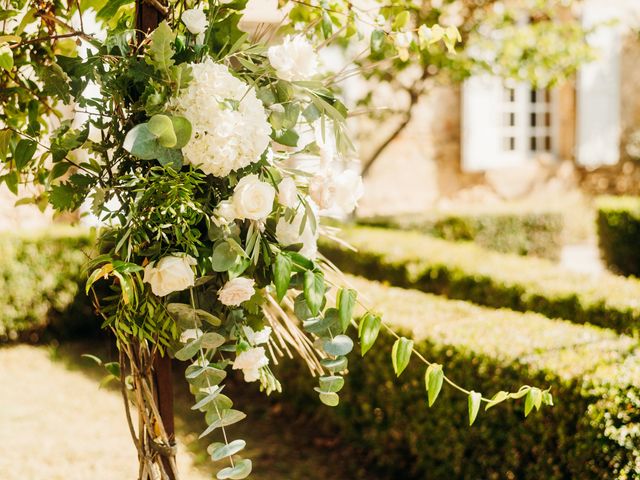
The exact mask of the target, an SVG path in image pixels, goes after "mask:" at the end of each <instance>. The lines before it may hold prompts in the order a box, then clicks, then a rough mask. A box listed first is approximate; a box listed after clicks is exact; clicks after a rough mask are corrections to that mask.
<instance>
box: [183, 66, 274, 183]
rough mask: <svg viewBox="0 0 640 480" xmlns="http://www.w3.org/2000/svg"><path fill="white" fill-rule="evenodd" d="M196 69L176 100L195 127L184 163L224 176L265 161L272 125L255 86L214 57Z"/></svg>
mask: <svg viewBox="0 0 640 480" xmlns="http://www.w3.org/2000/svg"><path fill="white" fill-rule="evenodd" d="M191 69H192V72H193V80H192V81H191V82H190V83H189V86H188V87H187V88H186V89H184V90H183V91H182V92H181V93H180V95H179V96H178V97H177V98H175V99H174V100H173V101H172V104H171V106H172V108H173V110H174V111H175V112H176V113H178V114H180V115H182V116H184V117H185V118H187V120H189V122H191V126H192V128H193V134H192V136H191V140H190V141H189V143H187V145H186V146H185V147H184V148H183V149H182V153H183V154H184V157H185V161H186V162H187V163H190V164H192V165H196V166H198V167H199V168H200V169H201V170H202V171H203V172H205V173H207V174H211V175H214V176H216V177H224V176H226V175H228V174H229V173H231V172H233V171H236V170H239V169H241V168H244V167H246V166H248V165H250V164H251V163H254V162H257V161H258V160H260V156H261V155H262V154H263V153H264V151H265V150H266V148H267V146H268V145H269V142H270V138H269V135H270V133H271V126H270V125H269V122H268V121H267V114H266V112H265V109H264V106H263V105H262V102H261V101H260V100H258V98H257V97H256V93H255V91H254V89H253V88H252V87H250V86H249V85H247V84H246V83H244V82H243V81H241V80H240V79H238V78H236V77H234V76H233V75H232V74H231V73H230V72H229V69H228V68H227V67H226V66H224V65H221V64H219V63H215V62H213V60H211V59H207V60H206V61H205V62H203V63H196V64H191Z"/></svg>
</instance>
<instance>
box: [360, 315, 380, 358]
mask: <svg viewBox="0 0 640 480" xmlns="http://www.w3.org/2000/svg"><path fill="white" fill-rule="evenodd" d="M381 324H382V319H381V318H380V317H379V316H378V315H374V314H372V313H367V314H366V315H365V316H364V318H362V320H360V325H359V326H358V336H359V337H360V353H361V355H362V356H363V357H364V355H365V353H367V352H368V351H369V349H370V348H371V347H372V346H373V344H374V343H375V342H376V339H377V338H378V333H379V332H380V325H381Z"/></svg>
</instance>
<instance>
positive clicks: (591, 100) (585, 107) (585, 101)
mask: <svg viewBox="0 0 640 480" xmlns="http://www.w3.org/2000/svg"><path fill="white" fill-rule="evenodd" d="M617 15H618V10H617V9H616V8H615V7H612V6H609V5H606V4H604V3H602V4H601V3H595V2H586V3H585V4H584V6H583V16H582V23H583V25H584V26H585V27H592V26H593V25H595V24H599V23H602V22H604V21H606V20H609V19H612V18H616V16H617ZM588 41H589V44H590V45H591V46H592V47H594V48H595V49H597V55H598V58H597V59H596V60H595V61H593V62H590V63H587V64H585V65H584V66H582V67H581V69H580V71H579V73H578V86H577V117H578V118H577V129H578V132H577V155H576V157H577V161H578V163H580V164H581V165H585V166H590V167H595V166H598V165H613V164H616V163H618V160H619V159H620V133H621V124H620V101H621V99H620V53H621V30H620V27H618V26H616V25H613V26H612V25H604V26H600V27H598V28H596V30H595V31H594V32H593V33H592V34H590V35H589V38H588Z"/></svg>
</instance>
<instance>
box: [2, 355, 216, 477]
mask: <svg viewBox="0 0 640 480" xmlns="http://www.w3.org/2000/svg"><path fill="white" fill-rule="evenodd" d="M0 445H2V450H1V452H0V479H2V480H127V479H131V480H134V479H135V478H136V476H137V460H136V455H135V450H134V447H133V445H132V443H131V438H130V436H129V431H128V429H127V426H126V422H125V418H124V407H123V405H122V400H121V397H120V396H119V395H118V393H117V392H116V391H114V390H110V389H100V388H99V387H98V383H97V382H96V381H95V380H94V379H92V378H90V377H88V376H86V375H85V374H83V373H82V372H79V371H72V370H69V369H67V368H65V366H64V364H63V363H61V362H53V361H51V359H50V358H49V350H48V349H47V348H46V347H33V346H26V345H19V346H14V347H7V348H0ZM180 452H181V454H180V456H179V458H178V463H179V465H180V470H181V472H183V478H185V479H188V480H200V479H205V478H207V479H208V478H211V477H210V475H205V474H204V473H201V472H198V471H197V470H196V469H195V468H194V467H193V463H192V458H191V457H190V456H189V454H188V453H185V449H184V448H180Z"/></svg>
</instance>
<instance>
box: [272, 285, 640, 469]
mask: <svg viewBox="0 0 640 480" xmlns="http://www.w3.org/2000/svg"><path fill="white" fill-rule="evenodd" d="M351 280H352V282H353V283H354V284H355V286H356V288H358V290H359V291H360V292H361V294H360V296H361V298H362V299H363V300H364V302H365V303H367V304H368V305H370V306H372V307H373V308H374V309H375V310H377V311H379V312H381V313H382V314H383V315H384V318H385V320H386V321H387V322H389V323H391V324H392V325H394V326H395V327H396V328H397V329H399V330H400V331H402V332H404V334H405V335H411V336H412V337H413V338H414V340H415V341H416V347H415V348H416V349H417V350H419V351H420V352H422V353H423V354H425V355H426V357H427V358H430V359H432V360H434V361H436V362H438V363H441V364H443V365H444V367H445V371H446V373H447V375H448V376H450V377H451V378H452V379H453V380H454V381H456V382H458V383H459V384H461V385H463V386H465V387H467V388H469V389H474V390H476V391H481V392H483V393H484V394H486V395H492V394H493V393H496V392H497V391H499V390H501V389H504V390H511V391H513V390H514V389H517V388H518V387H519V386H520V385H523V384H529V385H536V386H540V387H543V388H546V387H548V386H551V388H552V394H553V396H554V402H555V406H554V407H544V408H543V409H542V410H541V411H539V412H533V413H532V414H531V415H530V416H529V417H528V418H527V419H526V420H525V419H524V417H523V412H522V411H523V407H524V405H523V401H516V402H505V403H502V404H500V405H498V406H497V407H494V408H493V409H491V410H489V411H486V412H485V411H484V409H483V410H481V412H480V414H479V416H478V419H477V420H476V423H475V424H474V425H473V427H469V426H468V415H467V399H466V396H465V395H463V394H461V393H459V392H457V391H454V390H453V389H451V388H449V387H448V386H446V385H445V386H444V387H443V390H442V393H441V394H440V397H439V398H438V400H437V401H436V403H435V405H434V406H433V407H432V408H428V407H427V405H426V392H425V388H424V366H423V365H422V364H420V363H419V362H417V361H412V362H411V363H410V366H409V368H408V369H407V370H406V371H405V373H403V374H402V376H401V377H400V379H396V378H395V375H394V373H393V370H392V367H391V359H390V351H391V344H392V342H391V339H390V338H389V337H387V336H385V335H382V334H381V337H380V338H379V339H378V342H377V343H376V345H375V346H374V348H373V349H372V350H370V352H369V353H367V355H366V357H365V358H364V359H361V358H360V357H359V354H356V353H354V354H353V355H351V357H350V359H349V375H348V376H347V377H346V384H345V388H344V390H343V392H341V400H340V405H339V407H337V408H336V409H332V410H328V411H323V413H322V414H323V417H321V418H322V419H324V421H325V422H326V421H327V419H329V420H330V421H331V422H332V423H333V424H334V426H335V427H336V429H337V434H338V435H339V436H340V437H341V438H343V439H344V440H345V443H346V444H347V445H349V446H351V445H354V446H355V447H353V448H356V452H354V458H357V462H354V463H363V464H365V465H367V467H366V469H368V470H370V471H375V472H376V473H377V474H378V473H380V474H381V475H380V476H381V477H382V478H403V479H408V480H413V479H416V480H417V479H426V478H428V479H430V480H449V479H453V478H455V479H470V480H471V479H485V480H489V479H495V480H498V479H500V480H502V479H509V478H512V479H518V480H528V479H530V480H541V479H544V480H554V479H558V480H559V479H580V480H591V479H602V480H605V479H607V480H610V479H620V480H631V479H637V478H640V351H639V350H638V349H637V343H636V341H635V340H634V339H632V338H630V337H626V336H620V335H617V334H616V333H615V332H612V331H610V330H606V329H600V328H597V327H591V326H584V325H575V324H572V323H570V322H566V321H562V320H550V319H548V318H545V317H543V316H541V315H538V314H534V313H525V314H522V313H517V312H513V311H510V310H490V309H487V308H483V307H479V306H474V305H471V304H469V303H465V302H460V301H452V300H446V299H442V298H439V297H435V296H433V295H429V294H424V293H421V292H418V291H415V290H402V289H399V288H389V287H384V286H382V285H380V284H377V283H375V282H367V281H364V280H362V279H351ZM356 350H358V348H357V347H356ZM298 368H299V370H298ZM282 374H283V375H284V376H285V377H284V378H283V385H285V387H286V388H287V391H286V392H285V393H286V395H287V398H288V399H293V401H294V402H296V404H297V408H303V409H304V408H306V409H309V408H316V407H317V404H318V401H317V400H315V401H314V400H313V398H312V397H311V395H312V394H313V390H312V387H313V385H310V384H308V383H307V381H306V377H307V376H308V371H303V369H302V367H298V366H289V367H285V368H284V371H283V372H282ZM301 392H311V395H309V396H307V395H306V394H304V393H301ZM360 471H361V470H360Z"/></svg>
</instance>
